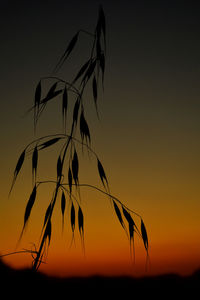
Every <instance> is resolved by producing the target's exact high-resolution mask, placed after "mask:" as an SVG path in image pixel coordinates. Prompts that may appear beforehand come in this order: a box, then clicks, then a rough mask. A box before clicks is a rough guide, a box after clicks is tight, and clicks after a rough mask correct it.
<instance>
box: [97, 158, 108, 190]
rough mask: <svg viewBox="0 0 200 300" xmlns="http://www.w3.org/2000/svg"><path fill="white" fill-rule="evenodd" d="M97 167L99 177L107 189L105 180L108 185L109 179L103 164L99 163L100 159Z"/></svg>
mask: <svg viewBox="0 0 200 300" xmlns="http://www.w3.org/2000/svg"><path fill="white" fill-rule="evenodd" d="M97 167H98V171H99V176H100V178H101V181H102V183H103V186H104V187H105V183H104V180H105V182H106V183H107V185H108V180H107V178H106V174H105V171H104V168H103V166H102V164H101V162H100V161H99V159H97Z"/></svg>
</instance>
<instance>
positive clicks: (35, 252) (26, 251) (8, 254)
mask: <svg viewBox="0 0 200 300" xmlns="http://www.w3.org/2000/svg"><path fill="white" fill-rule="evenodd" d="M20 253H34V254H37V251H33V250H20V251H15V252H10V253H6V254H2V255H0V258H1V257H5V256H10V255H13V254H20Z"/></svg>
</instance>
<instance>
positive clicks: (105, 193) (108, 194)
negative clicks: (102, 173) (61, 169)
mask: <svg viewBox="0 0 200 300" xmlns="http://www.w3.org/2000/svg"><path fill="white" fill-rule="evenodd" d="M62 185H69V184H68V183H62ZM72 185H75V184H72ZM77 186H79V187H89V188H92V189H95V190H97V191H99V192H100V193H102V194H104V195H107V196H109V197H110V198H112V199H113V200H115V201H117V202H118V203H119V204H120V205H122V206H123V207H124V208H126V209H127V210H128V211H130V212H132V213H133V214H135V215H136V216H138V217H139V218H140V219H142V217H141V216H140V215H139V214H138V213H136V212H135V211H133V210H132V209H130V208H128V207H127V206H126V205H124V204H123V203H122V202H121V201H120V200H119V199H118V198H116V197H115V196H113V195H111V194H110V193H108V192H105V191H103V190H102V189H100V188H98V187H96V186H94V185H91V184H87V183H79V184H77Z"/></svg>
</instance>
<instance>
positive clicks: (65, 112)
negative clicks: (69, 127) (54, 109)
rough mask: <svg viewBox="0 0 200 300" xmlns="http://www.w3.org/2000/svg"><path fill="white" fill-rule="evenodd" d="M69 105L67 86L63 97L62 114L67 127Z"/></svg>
mask: <svg viewBox="0 0 200 300" xmlns="http://www.w3.org/2000/svg"><path fill="white" fill-rule="evenodd" d="M67 107H68V94H67V89H66V87H65V89H64V92H63V97H62V116H63V124H64V128H65V129H66V116H67Z"/></svg>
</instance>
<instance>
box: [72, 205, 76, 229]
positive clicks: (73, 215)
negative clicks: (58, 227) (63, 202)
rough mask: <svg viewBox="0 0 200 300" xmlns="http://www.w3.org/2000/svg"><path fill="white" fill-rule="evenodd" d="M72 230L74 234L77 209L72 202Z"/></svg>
mask: <svg viewBox="0 0 200 300" xmlns="http://www.w3.org/2000/svg"><path fill="white" fill-rule="evenodd" d="M71 228H72V232H74V230H75V208H74V204H73V202H72V206H71Z"/></svg>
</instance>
